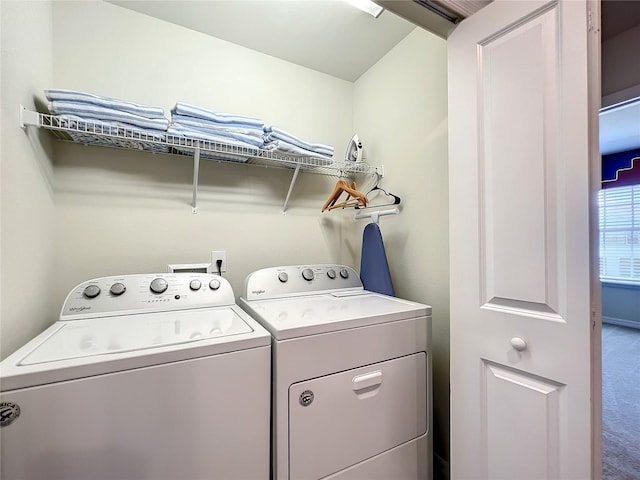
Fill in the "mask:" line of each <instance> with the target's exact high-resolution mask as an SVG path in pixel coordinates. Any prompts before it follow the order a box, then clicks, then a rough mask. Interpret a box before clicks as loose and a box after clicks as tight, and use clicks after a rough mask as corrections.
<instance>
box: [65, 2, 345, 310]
mask: <svg viewBox="0 0 640 480" xmlns="http://www.w3.org/2000/svg"><path fill="white" fill-rule="evenodd" d="M87 19H99V21H95V22H94V21H88V20H87ZM54 20H55V21H54V59H55V61H54V87H59V88H72V89H77V90H82V91H89V92H92V93H96V94H101V95H107V96H113V97H118V98H123V99H128V100H131V101H137V102H142V103H147V104H152V105H160V106H163V107H165V108H166V109H167V111H168V110H169V109H171V107H172V106H173V105H174V104H175V103H176V101H184V102H190V103H194V104H197V105H202V106H205V107H209V108H211V109H213V110H217V111H224V112H231V113H238V114H248V115H256V116H260V117H262V118H264V119H265V121H266V122H267V123H272V124H275V125H278V126H280V127H282V128H285V129H287V130H289V131H291V132H292V133H294V134H296V135H298V136H300V137H302V138H305V139H308V140H311V141H317V142H322V143H328V144H332V145H334V146H335V147H336V154H337V155H339V156H342V155H343V151H344V146H346V144H347V141H348V139H349V138H350V136H351V133H352V104H353V84H352V83H350V82H346V81H343V80H339V79H337V78H335V77H331V76H328V75H324V74H320V73H318V72H315V71H312V70H309V69H306V68H303V67H299V66H297V65H293V64H291V63H288V62H284V61H281V60H278V59H276V58H274V57H270V56H267V55H263V54H260V53H257V52H255V51H252V50H249V49H246V48H243V47H239V46H237V45H234V44H231V43H228V42H225V41H222V40H218V39H215V38H212V37H209V36H206V35H203V34H201V33H198V32H195V31H192V30H188V29H186V28H183V27H180V26H176V25H172V24H169V23H166V22H163V21H161V20H157V19H154V18H151V17H148V16H145V15H142V14H139V13H137V12H133V11H130V10H127V9H124V8H121V7H118V6H115V5H111V4H108V3H103V2H97V3H96V2H57V3H56V4H55V7H54ZM78 39H82V41H80V42H79V41H78ZM55 148H56V156H55V159H56V168H55V179H56V203H57V208H56V222H55V238H56V246H57V250H56V253H57V255H56V260H57V267H58V271H59V275H58V277H59V281H58V282H57V284H56V295H57V299H58V301H59V302H62V300H63V299H64V295H65V294H66V293H67V292H68V291H69V290H70V289H71V288H72V287H73V286H74V285H75V284H76V283H79V282H81V281H83V280H86V279H88V278H91V277H95V276H102V275H111V274H118V273H134V272H148V271H166V268H167V264H173V263H190V262H192V263H200V262H206V261H208V260H209V259H210V253H211V251H212V250H226V252H227V264H228V272H227V274H226V276H227V278H228V279H229V280H230V282H231V284H232V286H233V288H234V291H235V293H236V295H240V294H241V293H242V287H243V282H244V278H245V276H246V275H247V274H248V273H250V272H251V271H253V270H256V269H258V268H262V267H266V266H271V265H280V264H287V263H321V262H330V261H331V262H337V261H341V262H345V263H347V264H352V263H353V261H354V256H353V254H352V253H349V252H345V250H344V249H342V248H341V241H340V237H341V235H342V233H341V228H340V219H339V218H337V217H336V218H325V217H322V216H320V208H321V206H322V204H323V203H324V200H325V199H326V198H327V196H328V195H329V193H330V192H331V189H332V186H333V184H334V183H335V179H333V178H331V177H325V176H321V175H311V174H301V175H300V176H299V181H298V182H297V184H296V185H295V189H294V191H293V197H292V198H291V201H290V204H289V208H288V210H287V215H285V216H283V215H282V206H283V203H284V199H285V197H286V193H287V190H288V188H289V182H290V180H291V176H292V171H290V170H274V169H264V168H260V167H249V166H244V165H229V164H220V163H217V162H208V161H203V162H202V165H201V169H200V182H199V188H198V192H199V195H198V213H197V214H196V215H194V214H192V213H191V207H190V202H191V195H192V189H191V188H192V178H193V173H192V168H193V165H192V161H191V159H190V158H188V157H175V156H168V155H160V154H155V155H152V154H148V153H138V152H131V151H121V150H111V149H102V148H86V147H81V146H78V145H74V144H64V143H60V142H57V143H56V144H55Z"/></svg>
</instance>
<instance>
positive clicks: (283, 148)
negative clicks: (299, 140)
mask: <svg viewBox="0 0 640 480" xmlns="http://www.w3.org/2000/svg"><path fill="white" fill-rule="evenodd" d="M263 149H264V150H265V151H267V152H274V153H278V154H280V155H284V156H291V157H306V158H313V159H315V160H317V162H316V163H317V164H318V166H324V165H330V164H331V163H333V159H332V158H331V157H329V156H327V155H322V154H320V153H315V152H311V151H309V150H305V149H304V148H300V147H298V146H297V145H293V144H291V143H287V142H283V141H282V140H276V141H274V142H269V143H266V144H265V145H264V147H263Z"/></svg>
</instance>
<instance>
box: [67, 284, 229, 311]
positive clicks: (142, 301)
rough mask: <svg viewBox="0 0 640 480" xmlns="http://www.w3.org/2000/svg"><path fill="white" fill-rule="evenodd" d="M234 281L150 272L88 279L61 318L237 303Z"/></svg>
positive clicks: (70, 297)
mask: <svg viewBox="0 0 640 480" xmlns="http://www.w3.org/2000/svg"><path fill="white" fill-rule="evenodd" d="M234 303H235V297H234V294H233V289H232V288H231V284H230V283H229V282H228V281H227V280H226V279H225V278H222V277H220V276H218V275H212V274H206V273H155V274H154V273H150V274H137V275H119V276H113V277H101V278H94V279H93V280H88V281H86V282H82V283H81V284H79V285H77V286H76V287H75V288H74V289H73V290H71V292H70V293H69V295H67V299H66V300H65V302H64V305H63V307H62V311H61V312H60V320H75V319H81V318H92V317H102V316H104V317H106V316H115V315H128V314H132V313H148V312H164V311H171V310H185V309H192V308H202V307H215V306H226V305H233V304H234Z"/></svg>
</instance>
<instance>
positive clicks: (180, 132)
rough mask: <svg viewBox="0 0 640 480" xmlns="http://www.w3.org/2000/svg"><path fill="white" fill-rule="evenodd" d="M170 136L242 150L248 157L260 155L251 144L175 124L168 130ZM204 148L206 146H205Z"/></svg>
mask: <svg viewBox="0 0 640 480" xmlns="http://www.w3.org/2000/svg"><path fill="white" fill-rule="evenodd" d="M167 133H168V134H169V135H173V136H175V137H179V138H190V139H193V140H203V141H205V142H213V143H221V144H224V145H228V146H231V147H234V148H240V149H241V151H242V152H244V153H246V154H247V155H256V156H257V155H258V153H259V149H258V148H256V147H255V145H253V144H251V143H247V142H245V141H242V140H238V139H235V138H231V137H225V136H222V135H216V134H215V133H203V132H198V131H196V130H191V129H187V128H183V127H180V126H179V125H176V124H175V123H174V124H172V125H170V126H169V128H168V129H167ZM203 146H204V145H203Z"/></svg>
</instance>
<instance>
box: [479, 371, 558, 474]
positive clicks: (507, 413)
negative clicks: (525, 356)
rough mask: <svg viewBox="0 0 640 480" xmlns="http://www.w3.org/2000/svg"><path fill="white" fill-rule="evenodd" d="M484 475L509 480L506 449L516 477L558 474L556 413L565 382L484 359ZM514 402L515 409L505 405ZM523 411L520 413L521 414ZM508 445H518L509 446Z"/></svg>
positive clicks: (511, 472) (510, 472) (509, 471)
mask: <svg viewBox="0 0 640 480" xmlns="http://www.w3.org/2000/svg"><path fill="white" fill-rule="evenodd" d="M483 367H484V391H485V395H486V396H485V399H484V400H485V404H486V416H485V419H484V420H485V425H484V426H483V427H484V432H485V436H484V443H485V444H486V445H487V447H488V451H487V453H486V455H487V460H488V473H489V478H491V479H493V480H499V479H504V480H513V479H514V477H513V471H512V470H511V468H510V467H509V465H510V463H508V462H505V461H504V458H505V452H510V455H514V456H515V457H512V459H511V463H516V464H517V465H518V469H519V470H518V477H517V478H518V480H526V479H531V480H539V479H542V478H559V477H560V475H559V474H560V466H559V458H558V447H559V446H560V438H559V434H560V418H561V416H563V415H564V411H563V410H564V409H565V408H566V390H565V389H564V387H565V385H560V384H558V383H556V382H554V381H553V380H549V379H545V378H540V377H537V376H535V375H531V374H529V373H528V372H524V371H520V370H517V369H511V368H506V367H504V366H503V365H496V364H492V363H491V362H483ZM513 404H517V405H519V406H520V408H519V409H518V410H514V409H513V408H510V405H513ZM522 412H524V413H522ZM512 445H519V448H517V449H513V448H511V446H512Z"/></svg>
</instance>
